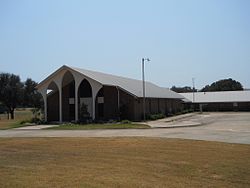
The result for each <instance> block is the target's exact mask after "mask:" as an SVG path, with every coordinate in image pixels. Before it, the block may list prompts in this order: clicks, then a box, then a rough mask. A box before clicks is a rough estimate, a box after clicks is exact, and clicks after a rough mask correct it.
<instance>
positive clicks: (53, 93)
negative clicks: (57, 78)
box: [46, 81, 60, 122]
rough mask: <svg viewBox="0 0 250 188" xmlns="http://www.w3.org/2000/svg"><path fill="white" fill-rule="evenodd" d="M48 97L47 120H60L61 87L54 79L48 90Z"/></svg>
mask: <svg viewBox="0 0 250 188" xmlns="http://www.w3.org/2000/svg"><path fill="white" fill-rule="evenodd" d="M46 94H47V95H46V97H47V114H48V115H47V121H49V122H51V121H60V120H59V89H58V87H57V85H56V83H55V82H54V81H52V82H51V83H50V84H49V86H48V87H47V90H46Z"/></svg>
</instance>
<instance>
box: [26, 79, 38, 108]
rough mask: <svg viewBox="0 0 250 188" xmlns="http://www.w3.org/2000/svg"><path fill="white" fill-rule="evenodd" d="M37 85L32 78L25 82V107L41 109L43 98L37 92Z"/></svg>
mask: <svg viewBox="0 0 250 188" xmlns="http://www.w3.org/2000/svg"><path fill="white" fill-rule="evenodd" d="M36 86H37V83H36V82H35V81H33V80H32V79H31V78H28V79H27V80H26V81H25V82H24V98H23V106H25V107H33V108H41V106H42V96H41V94H39V93H38V92H37V90H36Z"/></svg>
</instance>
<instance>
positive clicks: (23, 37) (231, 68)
mask: <svg viewBox="0 0 250 188" xmlns="http://www.w3.org/2000/svg"><path fill="white" fill-rule="evenodd" d="M249 10H250V1H249V0H172V1H168V0H124V1H118V0H105V1H101V0H99V1H98V0H89V1H87V0H86V1H85V0H79V1H77V0H67V1H63V0H0V72H10V73H15V74H18V75H20V76H21V78H22V80H25V79H26V78H27V77H30V78H32V79H33V80H35V81H37V82H39V81H41V80H42V79H44V78H45V77H46V76H48V75H49V74H50V73H52V72H53V71H55V70H56V69H57V68H59V67H60V66H62V65H64V64H66V65H70V66H75V67H80V68H85V69H91V70H96V71H101V72H106V73H111V74H116V75H121V76H126V77H132V78H137V79H141V58H142V57H148V58H150V59H151V62H149V63H147V64H146V79H147V80H148V81H151V82H154V83H156V84H158V85H160V86H163V87H171V86H173V85H176V86H186V85H187V86H191V85H192V77H194V78H195V84H196V87H197V88H201V87H203V86H205V85H207V84H211V83H212V82H214V81H216V80H220V79H224V78H233V79H236V80H238V81H240V82H241V83H242V84H243V86H244V87H246V88H250V11H249Z"/></svg>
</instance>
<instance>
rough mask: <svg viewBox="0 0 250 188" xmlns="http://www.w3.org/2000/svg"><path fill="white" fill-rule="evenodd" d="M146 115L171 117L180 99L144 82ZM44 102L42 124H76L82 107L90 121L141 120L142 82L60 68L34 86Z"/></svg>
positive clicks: (172, 93) (179, 108)
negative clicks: (160, 114)
mask: <svg viewBox="0 0 250 188" xmlns="http://www.w3.org/2000/svg"><path fill="white" fill-rule="evenodd" d="M145 86H146V95H145V96H146V102H145V104H146V105H145V106H146V108H145V109H146V114H157V113H162V114H173V113H175V112H178V111H180V110H181V109H182V100H181V99H182V98H183V97H182V96H181V95H179V94H177V93H175V92H173V91H170V90H169V89H166V88H162V87H159V86H157V85H155V84H153V83H150V82H146V84H145ZM37 89H38V91H39V92H40V93H41V94H42V96H43V100H44V112H45V120H46V121H57V122H70V121H78V120H79V116H80V109H81V108H80V107H81V105H82V104H85V106H86V107H87V111H88V113H89V116H90V118H91V119H93V120H110V119H129V120H141V119H142V117H143V116H142V115H143V102H142V101H143V95H142V81H140V80H136V79H130V78H124V77H120V76H114V75H110V74H104V73H100V72H95V71H90V70H85V69H79V68H73V67H69V66H65V65H64V66H62V67H61V68H59V69H58V70H56V71H55V72H54V73H52V74H51V75H49V76H48V77H47V78H46V79H44V80H43V81H42V82H40V83H39V84H38V86H37Z"/></svg>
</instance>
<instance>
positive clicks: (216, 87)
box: [171, 78, 243, 93]
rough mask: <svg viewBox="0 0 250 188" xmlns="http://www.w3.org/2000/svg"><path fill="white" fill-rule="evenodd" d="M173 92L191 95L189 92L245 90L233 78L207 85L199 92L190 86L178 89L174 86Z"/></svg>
mask: <svg viewBox="0 0 250 188" xmlns="http://www.w3.org/2000/svg"><path fill="white" fill-rule="evenodd" d="M171 90H172V91H175V92H177V93H189V92H197V91H201V92H208V91H239V90H243V86H242V84H241V83H240V82H238V81H236V80H233V79H232V78H228V79H223V80H219V81H216V82H213V83H212V84H211V85H206V86H205V87H203V88H202V89H201V90H197V89H195V88H191V87H189V86H185V87H176V86H173V87H172V88H171Z"/></svg>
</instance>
